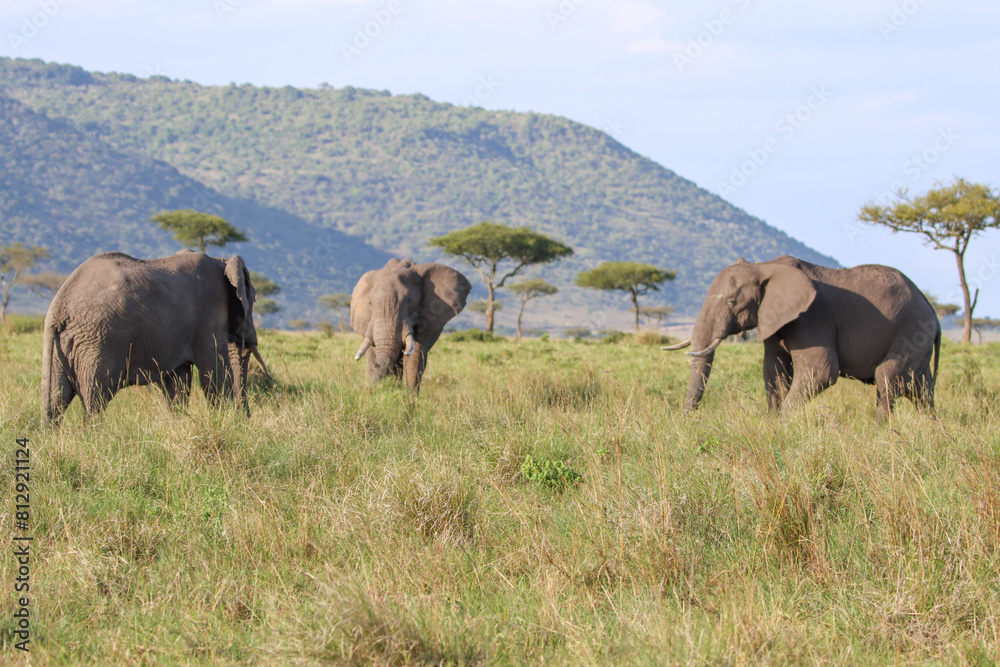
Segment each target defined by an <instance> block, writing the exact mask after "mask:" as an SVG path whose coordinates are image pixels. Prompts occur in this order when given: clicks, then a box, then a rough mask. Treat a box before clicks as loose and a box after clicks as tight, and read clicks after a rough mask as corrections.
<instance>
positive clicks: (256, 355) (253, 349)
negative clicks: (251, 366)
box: [250, 345, 275, 382]
mask: <svg viewBox="0 0 1000 667" xmlns="http://www.w3.org/2000/svg"><path fill="white" fill-rule="evenodd" d="M250 354H252V355H253V358H254V359H256V360H257V363H258V364H260V368H261V370H262V371H264V375H266V376H267V377H268V378H270V380H271V381H272V382H275V379H274V376H273V375H271V371H269V370H267V364H265V363H264V359H263V358H262V357H261V356H260V352H259V351H257V346H256V345H251V346H250Z"/></svg>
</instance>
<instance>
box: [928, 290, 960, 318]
mask: <svg viewBox="0 0 1000 667" xmlns="http://www.w3.org/2000/svg"><path fill="white" fill-rule="evenodd" d="M924 296H925V297H927V301H928V302H929V303H930V304H931V308H933V309H934V312H935V313H937V316H938V319H939V320H943V319H944V318H946V317H951V316H952V315H954V314H955V313H957V312H958V309H959V308H960V306H959V305H958V304H957V303H941V302H940V301H938V299H937V297H936V296H934V295H933V294H928V293H927V292H924Z"/></svg>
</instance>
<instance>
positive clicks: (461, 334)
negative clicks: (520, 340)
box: [448, 329, 507, 343]
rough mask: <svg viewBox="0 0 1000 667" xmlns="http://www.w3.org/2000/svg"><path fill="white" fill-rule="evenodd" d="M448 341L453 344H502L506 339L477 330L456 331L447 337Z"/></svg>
mask: <svg viewBox="0 0 1000 667" xmlns="http://www.w3.org/2000/svg"><path fill="white" fill-rule="evenodd" d="M448 340H450V341H453V342H455V343H468V342H473V343H503V342H506V341H507V339H506V338H504V337H503V336H497V335H496V334H491V333H487V332H485V331H480V330H479V329H466V330H465V331H456V332H455V333H453V334H451V335H450V336H448Z"/></svg>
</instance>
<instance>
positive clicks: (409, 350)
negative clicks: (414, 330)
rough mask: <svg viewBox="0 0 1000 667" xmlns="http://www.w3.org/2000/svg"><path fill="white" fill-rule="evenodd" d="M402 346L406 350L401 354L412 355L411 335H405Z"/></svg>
mask: <svg viewBox="0 0 1000 667" xmlns="http://www.w3.org/2000/svg"><path fill="white" fill-rule="evenodd" d="M403 344H404V345H405V346H406V350H404V351H403V354H405V355H406V356H410V355H411V354H413V348H414V345H413V334H406V338H404V339H403Z"/></svg>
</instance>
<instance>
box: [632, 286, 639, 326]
mask: <svg viewBox="0 0 1000 667" xmlns="http://www.w3.org/2000/svg"><path fill="white" fill-rule="evenodd" d="M632 309H633V310H634V311H635V333H636V335H638V334H639V295H638V294H636V293H635V292H632Z"/></svg>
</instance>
